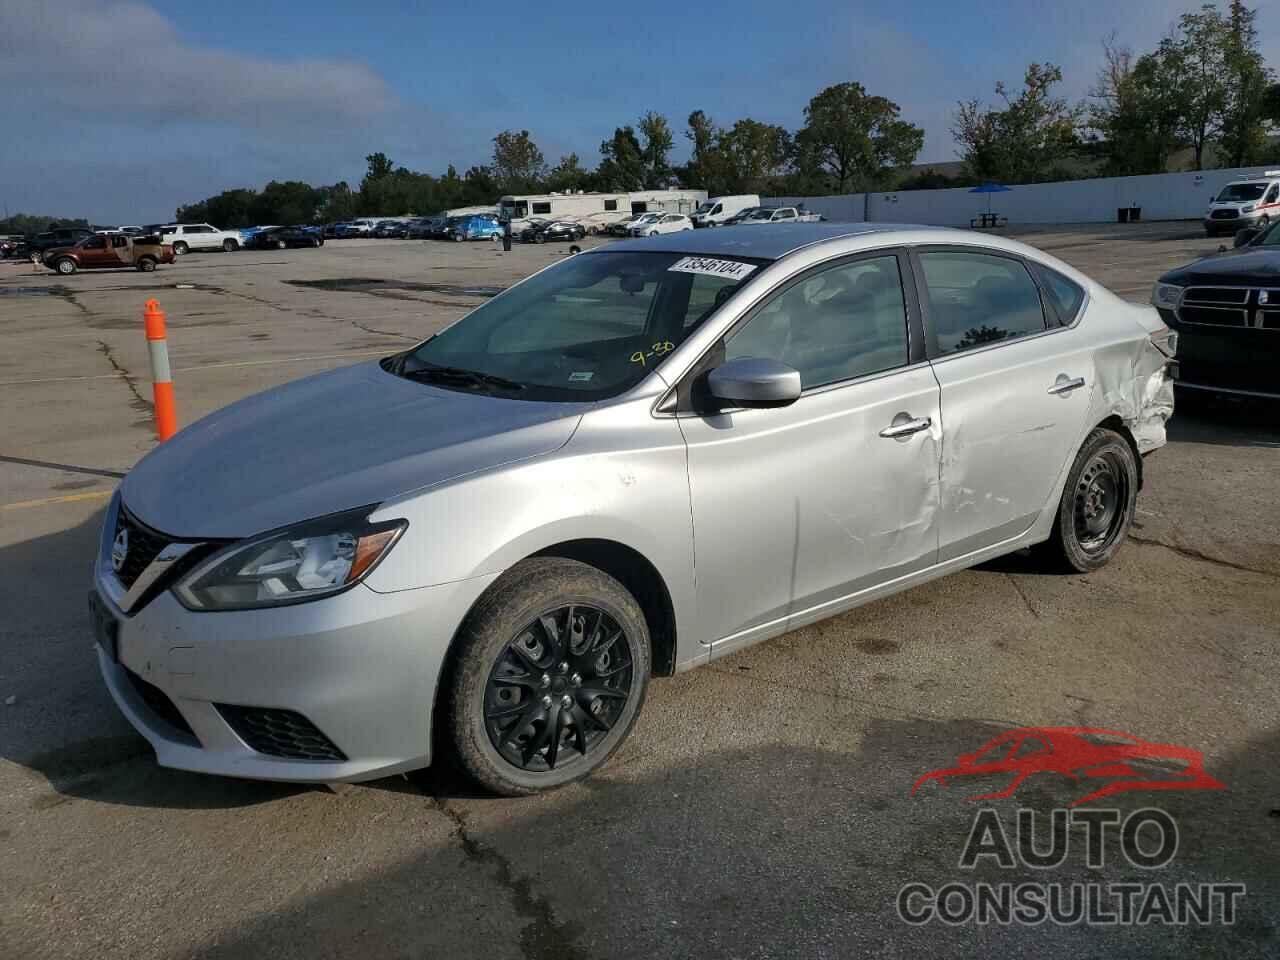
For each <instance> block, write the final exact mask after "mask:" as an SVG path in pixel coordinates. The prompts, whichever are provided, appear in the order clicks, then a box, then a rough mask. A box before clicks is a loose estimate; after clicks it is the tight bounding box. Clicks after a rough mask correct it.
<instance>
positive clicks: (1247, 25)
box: [1214, 0, 1271, 167]
mask: <svg viewBox="0 0 1280 960" xmlns="http://www.w3.org/2000/svg"><path fill="white" fill-rule="evenodd" d="M1257 16H1258V12H1257V11H1256V10H1251V9H1249V8H1248V7H1246V6H1245V5H1244V3H1243V2H1242V0H1231V6H1230V8H1229V10H1228V14H1227V19H1226V23H1225V29H1224V30H1223V32H1222V37H1223V42H1224V49H1223V63H1224V65H1225V67H1226V75H1225V82H1224V84H1223V98H1222V114H1221V117H1220V118H1219V122H1218V124H1217V127H1216V130H1215V137H1214V139H1215V141H1216V142H1217V143H1218V145H1219V146H1220V147H1221V148H1222V152H1223V154H1224V156H1225V159H1226V161H1227V165H1228V166H1232V167H1243V166H1245V165H1247V164H1250V163H1255V162H1257V161H1258V160H1259V159H1261V157H1262V154H1263V151H1264V150H1265V148H1266V143H1267V132H1266V124H1265V120H1266V112H1267V91H1268V88H1269V81H1270V80H1271V77H1270V75H1269V71H1268V70H1267V68H1266V65H1265V62H1264V61H1263V59H1262V53H1261V52H1260V51H1259V49H1258V30H1257V27H1256V26H1255V25H1254V21H1255V20H1256V19H1257Z"/></svg>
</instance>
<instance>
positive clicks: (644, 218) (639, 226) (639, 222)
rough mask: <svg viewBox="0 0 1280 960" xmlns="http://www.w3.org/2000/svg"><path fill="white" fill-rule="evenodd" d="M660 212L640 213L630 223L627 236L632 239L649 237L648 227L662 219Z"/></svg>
mask: <svg viewBox="0 0 1280 960" xmlns="http://www.w3.org/2000/svg"><path fill="white" fill-rule="evenodd" d="M662 216H663V214H662V211H661V210H659V211H657V212H654V213H642V214H640V216H638V217H635V218H633V219H632V221H631V226H630V227H628V228H627V235H628V236H632V237H647V236H648V235H649V229H648V228H649V227H650V226H651V225H653V224H655V223H657V222H658V221H659V220H661V219H662Z"/></svg>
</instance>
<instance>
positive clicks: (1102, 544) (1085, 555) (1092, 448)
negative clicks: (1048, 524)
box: [1039, 427, 1138, 573]
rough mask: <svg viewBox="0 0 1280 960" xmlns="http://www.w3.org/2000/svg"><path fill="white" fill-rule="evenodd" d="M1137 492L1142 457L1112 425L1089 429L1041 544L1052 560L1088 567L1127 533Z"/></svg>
mask: <svg viewBox="0 0 1280 960" xmlns="http://www.w3.org/2000/svg"><path fill="white" fill-rule="evenodd" d="M1137 496H1138V459H1137V456H1136V454H1135V453H1134V452H1133V448H1132V447H1131V446H1130V445H1129V441H1128V440H1127V439H1126V438H1125V437H1123V436H1121V435H1120V434H1119V433H1117V432H1116V431H1114V430H1109V429H1107V428H1105V427H1099V428H1098V429H1096V430H1094V431H1093V432H1091V433H1090V434H1089V436H1088V438H1087V439H1086V440H1085V442H1084V445H1083V446H1082V447H1081V448H1080V451H1079V453H1077V454H1076V459H1075V462H1074V463H1073V464H1072V465H1071V472H1070V473H1069V474H1068V476H1067V483H1066V487H1065V488H1064V489H1063V491H1062V499H1061V500H1060V501H1059V503H1058V514H1057V517H1056V519H1055V522H1054V526H1053V533H1052V535H1051V536H1050V538H1049V540H1048V542H1047V543H1045V544H1043V545H1042V546H1041V547H1040V548H1039V549H1040V552H1041V554H1042V555H1043V556H1044V557H1045V558H1046V559H1048V560H1049V561H1050V562H1051V563H1052V564H1053V565H1054V566H1057V567H1060V568H1064V569H1066V570H1070V571H1075V572H1078V573H1088V572H1089V571H1091V570H1097V569H1098V568H1099V567H1101V566H1103V565H1104V564H1105V563H1106V562H1107V561H1108V560H1110V559H1111V557H1112V556H1113V555H1114V554H1115V552H1116V550H1117V549H1119V547H1120V544H1122V543H1123V542H1124V540H1125V537H1127V536H1128V535H1129V527H1130V525H1131V524H1132V523H1133V512H1134V507H1135V506H1136V503H1137Z"/></svg>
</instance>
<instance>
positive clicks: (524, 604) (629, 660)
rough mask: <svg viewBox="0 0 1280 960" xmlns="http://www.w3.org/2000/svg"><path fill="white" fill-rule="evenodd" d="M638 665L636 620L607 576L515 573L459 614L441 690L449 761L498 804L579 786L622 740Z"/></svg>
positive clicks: (576, 570) (551, 562)
mask: <svg viewBox="0 0 1280 960" xmlns="http://www.w3.org/2000/svg"><path fill="white" fill-rule="evenodd" d="M548 621H549V622H550V627H551V628H552V629H551V630H549V629H548V628H547V627H546V626H544V625H543V624H544V623H547V622H548ZM611 638H612V639H611ZM649 661H650V655H649V632H648V626H647V624H646V622H645V618H644V613H643V612H642V611H641V609H640V605H639V604H638V603H636V600H635V598H634V597H633V596H632V595H631V594H630V593H628V592H627V590H626V588H624V587H623V586H622V584H620V583H619V582H618V581H617V580H615V579H613V577H611V576H609V575H608V574H606V573H604V572H602V571H600V570H598V569H596V568H595V567H591V566H588V565H587V564H584V563H579V562H578V561H576V560H566V559H561V558H559V557H535V558H532V559H529V560H524V561H522V562H520V563H518V564H516V565H515V566H514V567H512V568H511V569H510V570H508V571H507V572H506V573H505V574H503V576H502V578H501V579H500V580H498V582H497V583H495V584H494V585H493V586H492V587H491V588H490V589H489V591H488V592H487V593H486V594H485V595H484V596H483V597H482V598H481V599H480V601H479V602H478V603H477V604H476V607H475V609H473V610H472V612H471V613H470V614H469V615H468V617H467V619H466V621H465V622H464V623H463V625H462V627H461V629H460V630H459V632H458V637H457V640H456V641H455V646H454V651H453V653H452V655H451V659H450V664H449V668H448V674H447V676H446V678H445V680H444V682H443V683H442V684H441V692H442V694H443V696H444V698H445V699H444V702H443V704H442V707H443V710H442V713H441V719H442V721H444V722H445V724H446V727H445V729H447V730H448V732H449V734H450V735H451V737H452V746H453V749H454V751H455V754H456V757H457V760H458V762H459V763H460V765H461V766H462V768H463V769H464V770H465V771H466V772H467V773H468V774H469V775H470V776H471V777H473V778H474V779H475V780H476V781H477V782H479V783H480V784H482V785H483V786H485V787H487V788H488V789H490V790H492V791H493V792H495V793H498V794H501V795H503V796H526V795H528V794H532V793H539V792H541V791H544V790H550V789H554V788H556V787H560V786H564V785H565V784H567V783H571V782H573V781H575V780H581V779H582V778H584V777H586V776H588V775H589V774H591V773H592V772H593V771H595V770H597V769H598V768H599V767H600V766H601V765H602V764H603V763H604V762H605V761H606V760H608V758H609V757H610V755H612V753H613V752H614V751H615V750H616V749H617V748H618V747H619V746H620V745H621V744H622V742H623V741H624V740H625V739H626V738H627V735H628V734H629V733H630V732H631V728H632V726H633V725H634V723H635V720H636V717H637V716H638V715H639V713H640V708H641V707H642V706H643V704H644V698H645V693H646V690H647V686H648V680H649ZM597 691H599V694H597ZM508 716H511V717H514V718H515V719H513V720H512V721H511V722H510V723H509V724H508V723H507V721H506V718H507V717H508Z"/></svg>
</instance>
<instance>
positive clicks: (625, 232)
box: [605, 213, 653, 237]
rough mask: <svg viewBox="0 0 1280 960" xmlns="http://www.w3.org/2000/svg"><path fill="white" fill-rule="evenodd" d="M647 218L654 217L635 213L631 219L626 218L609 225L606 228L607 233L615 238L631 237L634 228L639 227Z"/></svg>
mask: <svg viewBox="0 0 1280 960" xmlns="http://www.w3.org/2000/svg"><path fill="white" fill-rule="evenodd" d="M647 216H653V215H652V214H648V213H633V214H632V215H631V216H629V217H625V218H623V219H622V220H617V221H615V222H613V223H611V224H609V226H607V227H606V228H605V232H606V233H608V234H609V235H610V236H614V237H629V236H631V229H632V227H635V226H637V225H639V223H640V221H641V220H643V219H644V218H645V217H647Z"/></svg>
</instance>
